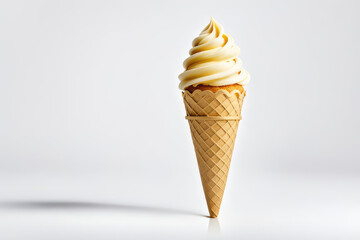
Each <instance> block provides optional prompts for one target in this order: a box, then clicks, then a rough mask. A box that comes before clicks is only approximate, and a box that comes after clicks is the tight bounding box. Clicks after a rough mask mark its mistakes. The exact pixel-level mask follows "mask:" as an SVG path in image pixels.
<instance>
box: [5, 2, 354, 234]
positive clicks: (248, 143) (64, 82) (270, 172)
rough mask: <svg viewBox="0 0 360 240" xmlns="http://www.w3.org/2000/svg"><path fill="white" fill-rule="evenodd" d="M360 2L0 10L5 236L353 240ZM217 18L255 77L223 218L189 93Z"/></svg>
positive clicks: (23, 5) (8, 5) (61, 5)
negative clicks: (198, 144)
mask: <svg viewBox="0 0 360 240" xmlns="http://www.w3.org/2000/svg"><path fill="white" fill-rule="evenodd" d="M359 10H360V5H359V3H358V2H357V1H235V0H234V1H209V0H208V1H128V2H126V1H106V0H105V1H93V0H92V1H4V0H2V1H0V239H82V238H84V239H124V238H125V239H126V238H130V237H132V238H134V237H138V238H144V237H148V238H154V239H159V238H160V239H162V238H164V239H168V237H169V236H171V238H176V237H177V238H179V239H185V238H191V237H194V238H195V237H196V238H208V237H221V238H229V239H231V238H237V239H240V238H241V239H359V238H360V190H359V186H360V161H359V159H360V152H359V144H360V131H359V126H358V124H359V122H360V112H359V97H358V91H359V87H360V84H359V75H360V67H359V65H360V45H359V42H360V33H359V31H360V26H359V25H360V24H359V22H360V17H359ZM210 16H213V17H214V18H215V19H216V20H217V21H218V22H220V23H221V24H222V25H223V26H224V29H225V31H226V32H227V33H229V34H230V35H232V36H233V38H234V39H235V42H236V43H237V44H238V45H239V46H240V48H241V50H242V52H241V54H240V58H241V59H242V60H243V62H244V67H245V68H246V69H247V70H248V71H249V72H250V74H251V77H252V80H251V82H250V84H249V86H248V88H247V97H246V99H245V104H244V108H243V120H242V121H241V123H240V127H239V132H238V138H237V142H236V148H235V151H234V155H233V161H232V166H231V169H230V175H229V179H228V185H227V189H226V192H225V196H224V200H223V205H222V209H221V212H220V216H219V218H218V220H210V219H209V218H206V217H205V215H207V208H206V203H205V198H204V196H203V192H202V187H201V182H200V177H199V174H198V169H197V165H196V160H195V153H194V150H193V146H192V142H191V136H190V131H189V126H188V123H187V122H186V120H185V119H184V116H185V110H184V106H183V103H182V98H181V94H180V90H178V89H177V85H178V79H177V76H178V74H180V73H181V72H182V71H183V69H182V61H183V60H184V59H185V58H186V57H187V56H188V50H189V49H190V47H191V41H192V39H193V38H194V37H196V36H197V35H198V34H199V33H200V31H201V30H202V29H203V28H204V27H205V26H206V25H207V24H208V22H209V20H210Z"/></svg>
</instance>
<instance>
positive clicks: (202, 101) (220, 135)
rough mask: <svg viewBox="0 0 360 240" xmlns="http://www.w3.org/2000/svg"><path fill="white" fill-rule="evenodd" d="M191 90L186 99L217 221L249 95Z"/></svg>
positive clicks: (210, 206)
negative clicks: (246, 99)
mask: <svg viewBox="0 0 360 240" xmlns="http://www.w3.org/2000/svg"><path fill="white" fill-rule="evenodd" d="M239 86H240V85H239ZM198 87H199V86H198ZM242 89H243V88H242ZM189 90H190V91H191V92H190V91H189ZM189 90H185V92H183V99H184V104H185V108H186V113H187V118H188V120H189V125H190V130H191V136H192V139H193V144H194V148H195V153H196V158H197V161H198V166H199V171H200V176H201V182H202V185H203V189H204V193H205V198H206V202H207V205H208V209H209V213H210V217H212V218H214V217H217V216H218V214H219V210H220V206H221V201H222V198H223V194H224V190H225V185H226V180H227V176H228V172H229V167H230V162H231V157H232V152H233V149H234V143H235V138H236V132H237V128H238V125H239V120H240V118H241V108H242V103H243V99H244V97H245V94H246V93H245V91H244V90H243V91H241V89H240V90H234V91H231V92H228V91H227V90H224V89H220V90H217V91H216V92H213V91H212V90H211V89H206V90H201V89H199V88H197V89H189Z"/></svg>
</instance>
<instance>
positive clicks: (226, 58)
mask: <svg viewBox="0 0 360 240" xmlns="http://www.w3.org/2000/svg"><path fill="white" fill-rule="evenodd" d="M239 54H240V48H239V47H238V46H236V45H235V44H234V40H233V39H232V37H231V36H230V35H228V34H227V33H225V32H224V29H223V27H222V26H221V24H219V23H218V22H217V21H216V20H215V19H214V18H213V17H211V19H210V23H209V24H208V25H207V26H206V27H205V28H204V29H203V30H202V31H201V33H200V34H199V36H198V37H196V38H195V39H194V40H193V42H192V48H191V49H190V51H189V55H190V56H189V57H188V58H187V59H185V61H184V63H183V66H184V68H185V71H184V72H183V73H181V74H180V75H179V79H180V85H179V88H180V89H186V88H187V87H189V86H194V87H196V86H197V85H199V84H203V85H210V86H224V85H231V84H240V85H246V84H247V83H248V82H249V80H250V77H249V74H248V72H247V71H246V70H244V69H243V68H242V62H241V60H240V59H239V58H238V55H239Z"/></svg>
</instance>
